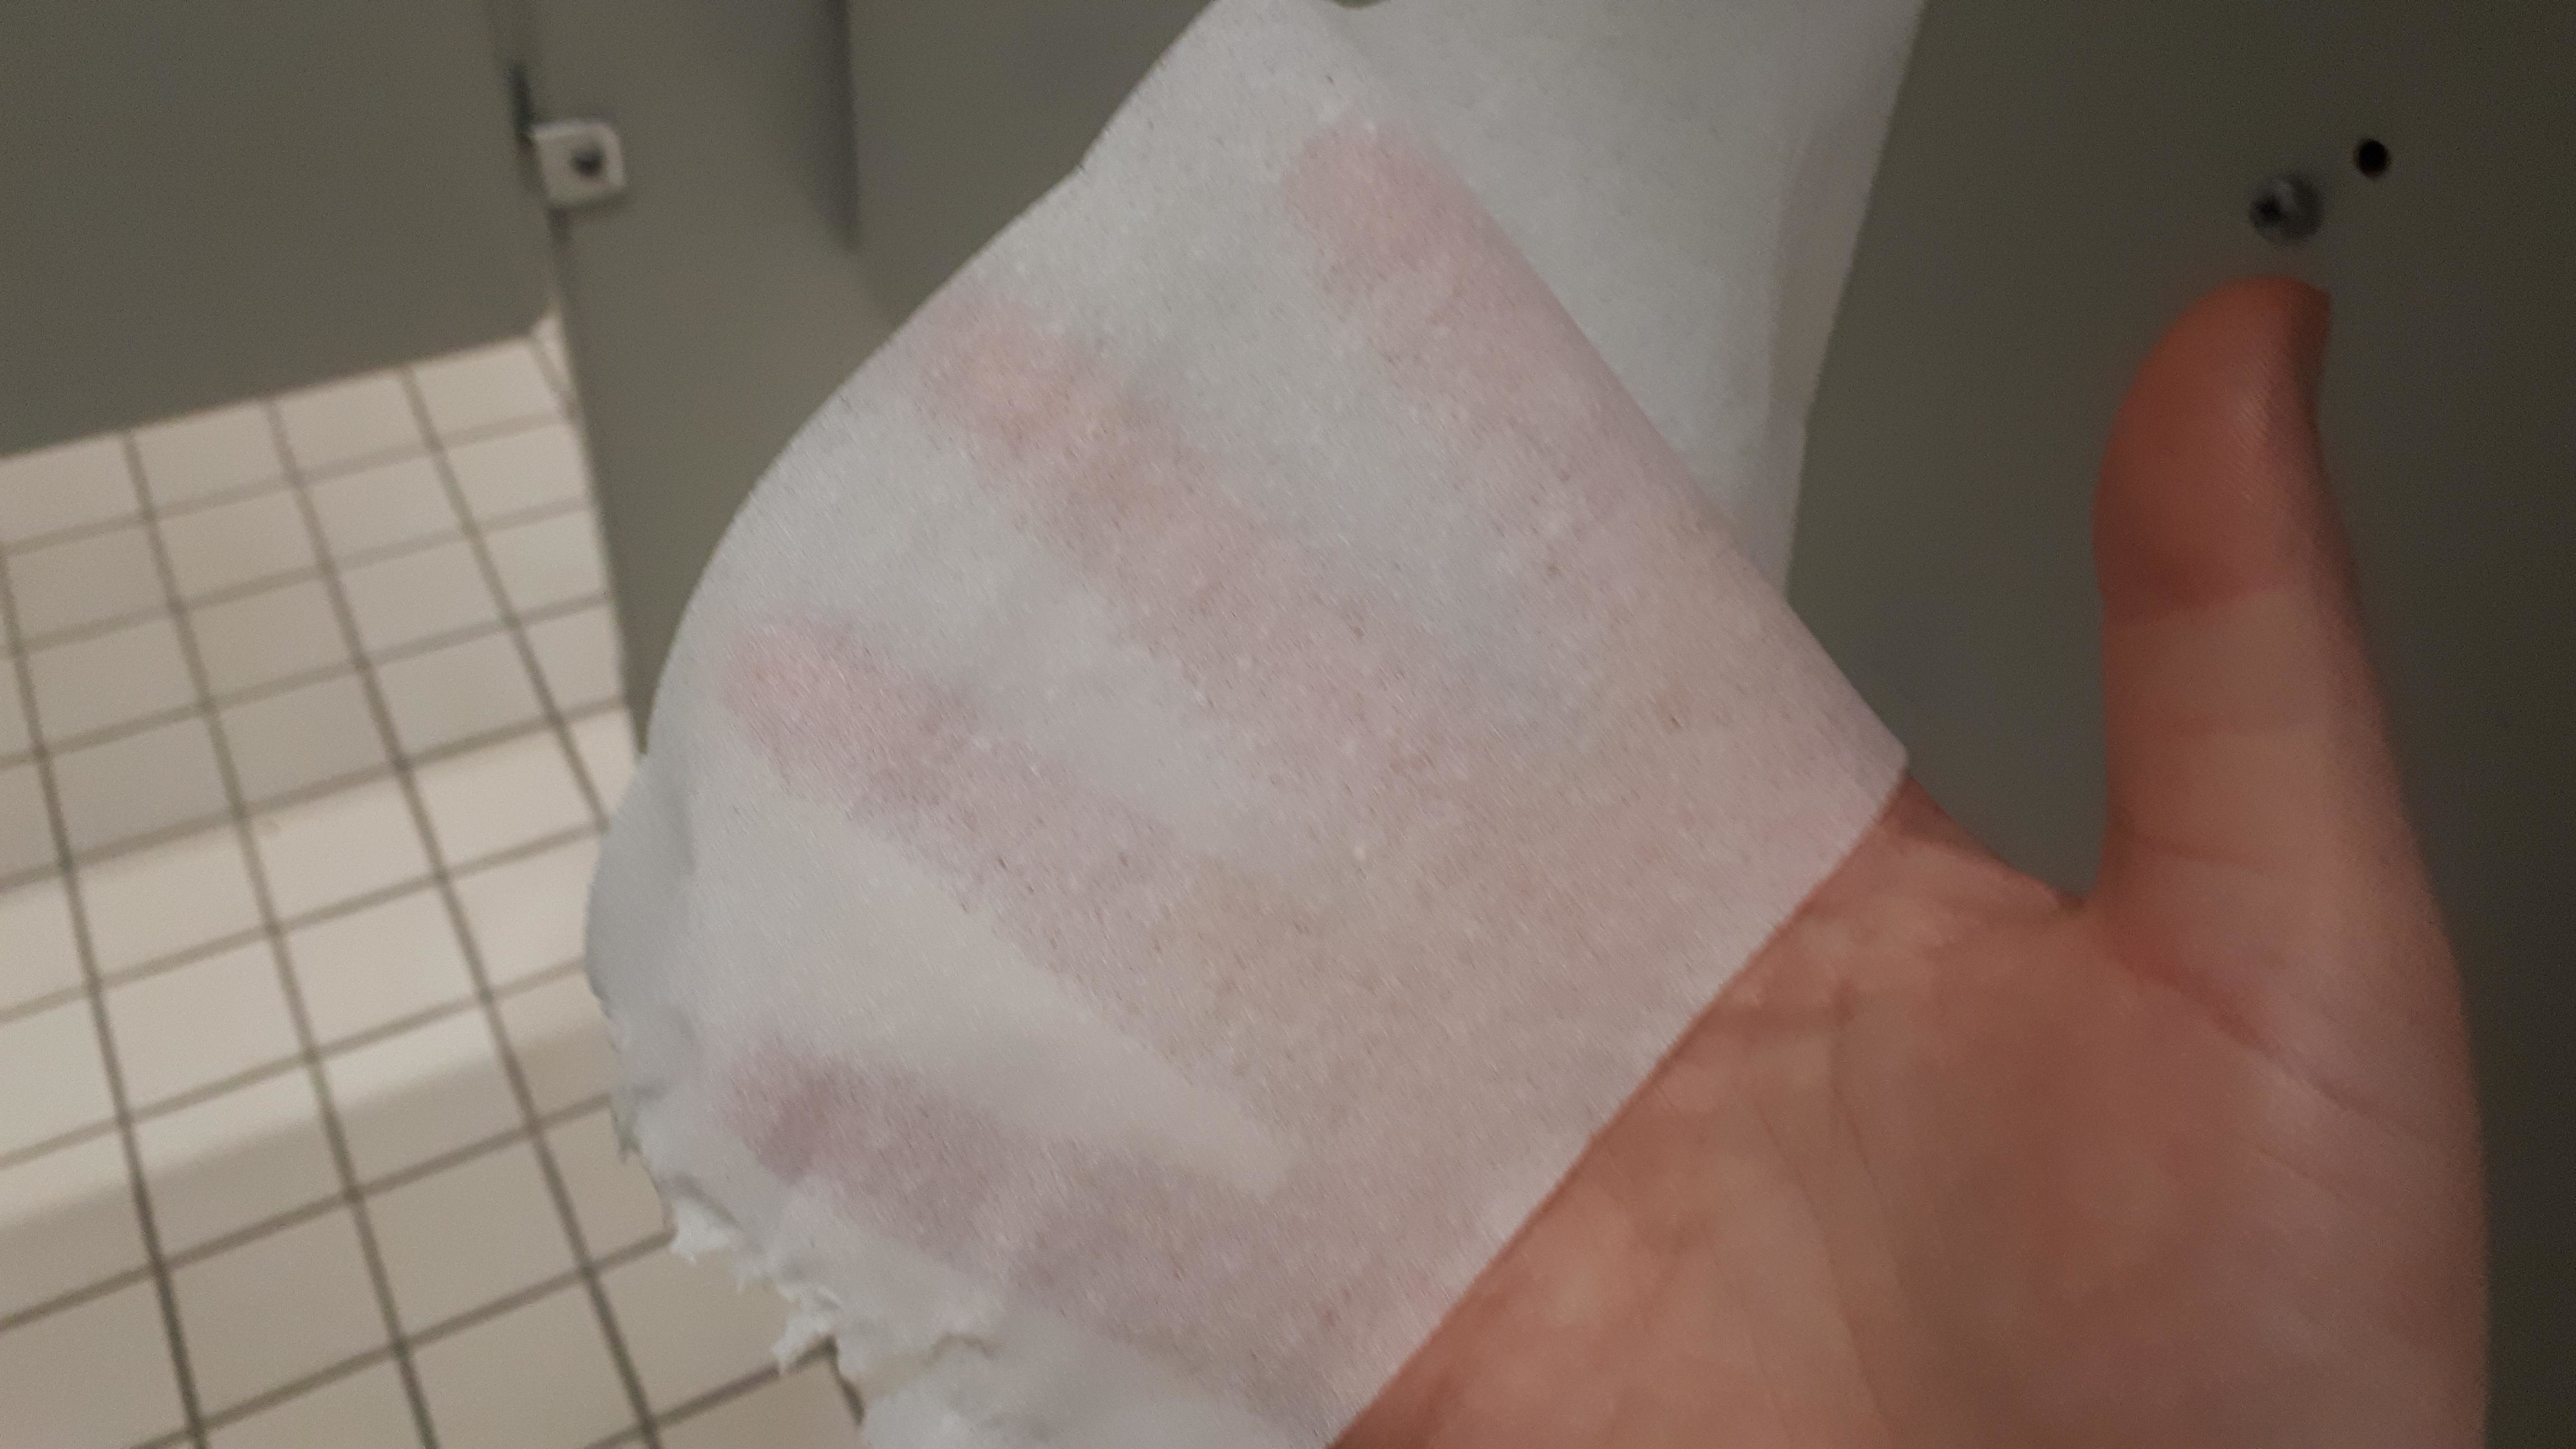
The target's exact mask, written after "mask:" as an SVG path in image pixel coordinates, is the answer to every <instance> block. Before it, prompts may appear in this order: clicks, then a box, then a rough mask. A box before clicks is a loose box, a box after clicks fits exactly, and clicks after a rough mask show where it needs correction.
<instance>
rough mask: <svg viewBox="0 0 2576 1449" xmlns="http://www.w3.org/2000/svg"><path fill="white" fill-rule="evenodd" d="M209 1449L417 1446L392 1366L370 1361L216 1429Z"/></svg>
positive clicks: (408, 1405)
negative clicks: (346, 1374)
mask: <svg viewBox="0 0 2576 1449" xmlns="http://www.w3.org/2000/svg"><path fill="white" fill-rule="evenodd" d="M209 1442H210V1444H211V1446H212V1449H322V1446H326V1445H327V1446H329V1449H418V1446H419V1444H420V1430H419V1429H418V1428H416V1427H415V1426H414V1424H413V1421H412V1414H411V1401H410V1399H409V1398H407V1397H405V1395H404V1394H403V1386H402V1376H401V1375H400V1374H398V1373H396V1372H395V1371H394V1367H393V1365H392V1364H389V1363H384V1364H376V1365H374V1366H372V1367H369V1368H364V1369H360V1370H359V1371H357V1372H356V1373H353V1374H350V1375H348V1376H346V1377H345V1378H338V1379H333V1380H332V1381H331V1382H329V1383H327V1384H324V1385H323V1386H322V1387H320V1388H318V1389H313V1390H310V1391H309V1392H306V1393H302V1394H298V1395H296V1396H295V1397H294V1398H291V1399H288V1400H287V1401H286V1402H284V1403H282V1404H277V1405H274V1406H272V1407H270V1408H266V1409H262V1410H261V1411H259V1412H258V1413H256V1414H252V1415H251V1416H249V1417H248V1418H244V1419H239V1420H236V1421H234V1422H233V1423H230V1424H227V1425H225V1426H224V1427H222V1428H220V1429H217V1430H216V1431H215V1432H214V1435H213V1437H212V1439H211V1440H210V1441H209Z"/></svg>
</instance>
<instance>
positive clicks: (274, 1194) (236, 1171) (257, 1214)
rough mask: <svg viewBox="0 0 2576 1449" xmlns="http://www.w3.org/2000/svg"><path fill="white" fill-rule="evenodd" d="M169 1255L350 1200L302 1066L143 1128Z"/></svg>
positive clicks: (137, 1133)
mask: <svg viewBox="0 0 2576 1449" xmlns="http://www.w3.org/2000/svg"><path fill="white" fill-rule="evenodd" d="M134 1141H135V1147H136V1149H137V1151H138V1152H139V1153H140V1155H141V1157H142V1159H143V1177H144V1180H145V1181H146V1182H147V1183H149V1184H150V1185H151V1189H152V1213H153V1220H154V1223H155V1225H156V1226H157V1227H158V1228H159V1229H160V1232H161V1247H162V1250H163V1251H164V1252H169V1253H179V1252H185V1251H187V1250H188V1249H190V1248H195V1247H199V1246H201V1245H203V1244H206V1243H209V1242H212V1241H214V1240H215V1239H217V1238H221V1237H224V1236H226V1235H228V1234H232V1233H238V1232H240V1231H242V1230H244V1229H246V1228H251V1227H255V1226H257V1225H258V1224H260V1223H264V1222H267V1221H269V1220H271V1219H273V1218H276V1217H277V1216H279V1215H280V1214H283V1213H289V1212H293V1211H295V1210H297V1209H299V1208H309V1207H311V1206H312V1205H313V1204H315V1203H320V1202H327V1201H329V1200H330V1199H331V1198H332V1197H334V1196H336V1195H337V1194H338V1192H339V1190H340V1176H339V1170H338V1168H337V1167H335V1166H334V1165H333V1163H332V1160H331V1147H330V1142H329V1139H328V1138H327V1137H326V1136H325V1135H324V1132H323V1127H322V1102H321V1098H320V1097H318V1096H316V1095H315V1093H314V1090H313V1077H312V1073H311V1072H309V1071H307V1070H306V1069H305V1068H304V1067H303V1066H302V1065H301V1064H298V1065H296V1066H294V1067H291V1068H289V1069H287V1070H284V1071H280V1072H276V1073H273V1074H271V1075H269V1076H265V1077H262V1078H260V1079H258V1080H256V1081H254V1082H251V1083H250V1084H248V1085H246V1086H240V1087H235V1088H233V1089H231V1090H230V1091H226V1092H222V1093H219V1094H217V1095H215V1096H211V1097H206V1098H203V1099H201V1100H198V1101H195V1102H191V1103H189V1104H188V1105H186V1106H182V1107H176V1108H173V1109H171V1110H169V1111H165V1112H154V1113H146V1114H144V1115H143V1116H142V1117H141V1118H140V1119H139V1120H138V1121H137V1122H136V1123H135V1128H134Z"/></svg>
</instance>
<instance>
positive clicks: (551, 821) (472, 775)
mask: <svg viewBox="0 0 2576 1449" xmlns="http://www.w3.org/2000/svg"><path fill="white" fill-rule="evenodd" d="M419 779H420V798H421V803H422V804H423V805H424V806H426V807H427V808H428V810H429V828H430V833H431V834H432V835H433V836H434V837H435V838H436V839H437V841H438V848H439V850H440V852H441V853H442V855H443V856H444V858H445V860H446V862H447V864H448V865H449V866H450V867H452V868H461V867H463V866H466V865H470V864H472V863H473V862H475V861H478V860H482V859H485V858H487V857H489V856H492V855H495V854H498V853H499V852H501V851H504V850H508V849H510V848H512V847H513V846H519V845H525V844H527V843H529V842H530V841H534V840H542V839H544V838H545V837H547V836H550V835H560V834H562V833H563V832H565V831H567V830H578V829H580V828H581V826H582V825H583V824H584V823H585V822H587V821H588V820H589V818H590V805H589V802H587V801H586V800H584V799H583V798H582V794H581V786H580V784H579V783H578V782H577V781H576V780H575V779H574V776H573V766H572V760H571V759H570V758H569V757H568V756H567V755H566V754H565V753H564V747H563V742H562V741H560V740H558V739H556V738H555V736H554V735H553V733H552V732H551V731H539V732H536V733H533V734H525V735H521V736H519V737H518V738H516V739H511V740H505V741H503V742H501V743H500V744H496V745H485V746H483V747H482V748H480V749H476V750H470V751H468V752H466V753H464V754H461V755H455V756H452V757H450V758H448V759H444V760H439V761H437V762H435V763H433V764H429V765H424V766H422V767H421V770H420V775H419Z"/></svg>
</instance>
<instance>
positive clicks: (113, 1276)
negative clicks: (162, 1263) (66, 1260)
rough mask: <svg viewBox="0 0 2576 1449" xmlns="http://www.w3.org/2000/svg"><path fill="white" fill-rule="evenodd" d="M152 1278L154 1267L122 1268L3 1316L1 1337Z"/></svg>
mask: <svg viewBox="0 0 2576 1449" xmlns="http://www.w3.org/2000/svg"><path fill="white" fill-rule="evenodd" d="M151 1276H152V1265H151V1264H150V1263H137V1264H135V1265H134V1266H133V1267H131V1268H119V1269H117V1270H116V1271H115V1272H113V1273H110V1274H109V1275H107V1276H106V1277H104V1278H98V1279H94V1280H92V1281H90V1282H87V1283H83V1284H82V1285H80V1286H79V1287H77V1288H73V1289H70V1290H67V1291H65V1292H61V1293H57V1294H55V1295H54V1296H53V1297H51V1298H41V1299H38V1300H37V1301H35V1302H33V1303H30V1304H28V1305H27V1306H26V1307H24V1308H13V1309H11V1310H9V1311H8V1312H7V1313H0V1335H5V1334H7V1333H8V1332H9V1330H11V1329H13V1328H20V1327H24V1326H25V1325H27V1324H30V1323H33V1322H35V1321H36V1320H37V1319H39V1318H44V1317H47V1316H49V1315H52V1314H56V1313H60V1312H62V1311H64V1310H65V1309H68V1308H78V1307H79V1306H81V1305H82V1304H84V1303H87V1302H90V1301H92V1300H93V1299H99V1298H104V1297H106V1296H107V1295H109V1294H110V1293H114V1292H116V1291H117V1290H119V1289H122V1288H131V1287H133V1286H134V1285H135V1284H137V1283H140V1282H143V1281H144V1280H145V1279H148V1278H150V1277H151Z"/></svg>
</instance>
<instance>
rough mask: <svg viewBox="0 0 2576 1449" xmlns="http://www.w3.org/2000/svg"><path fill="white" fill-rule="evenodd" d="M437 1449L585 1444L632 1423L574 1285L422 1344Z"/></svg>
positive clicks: (585, 1300)
mask: <svg viewBox="0 0 2576 1449" xmlns="http://www.w3.org/2000/svg"><path fill="white" fill-rule="evenodd" d="M418 1361H419V1364H420V1379H421V1387H422V1388H423V1389H425V1390H426V1391H427V1392H428V1396H429V1416H430V1420H431V1422H432V1423H433V1424H434V1425H436V1427H437V1430H438V1442H439V1445H440V1449H524V1446H527V1445H532V1444H560V1445H565V1446H567V1449H569V1446H573V1445H585V1444H590V1443H592V1442H595V1441H597V1440H599V1439H602V1438H605V1437H607V1436H608V1435H611V1434H614V1433H616V1432H617V1431H618V1430H619V1429H622V1428H624V1427H626V1426H627V1425H628V1424H629V1423H631V1422H633V1418H634V1410H633V1409H632V1407H630V1405H629V1403H628V1400H627V1397H626V1393H625V1390H624V1388H623V1387H622V1386H621V1385H620V1384H619V1383H618V1377H617V1369H616V1366H615V1363H614V1361H613V1359H612V1358H611V1356H610V1353H609V1349H608V1344H607V1341H606V1339H605V1337H604V1336H603V1335H602V1333H601V1330H600V1326H599V1317H598V1315H597V1314H595V1313H593V1312H592V1311H591V1306H590V1299H589V1297H588V1296H587V1295H586V1294H584V1293H583V1292H582V1291H581V1290H580V1289H579V1288H565V1289H561V1290H559V1291H557V1292H555V1293H551V1294H548V1295H547V1296H545V1297H543V1298H540V1299H538V1300H537V1301H535V1302H533V1303H528V1304H524V1305H521V1306H520V1307H517V1308H514V1309H512V1310H510V1311H509V1312H507V1313H503V1314H501V1315H499V1316H497V1317H495V1318H493V1319H491V1320H489V1321H488V1322H484V1323H478V1324H476V1325H474V1326H473V1327H471V1328H468V1329H466V1330H465V1331H463V1332H462V1333H457V1334H453V1335H450V1336H448V1337H445V1338H442V1339H440V1340H438V1341H437V1342H436V1343H433V1344H430V1345H429V1346H427V1347H425V1348H423V1349H421V1350H420V1353H419V1355H418Z"/></svg>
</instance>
